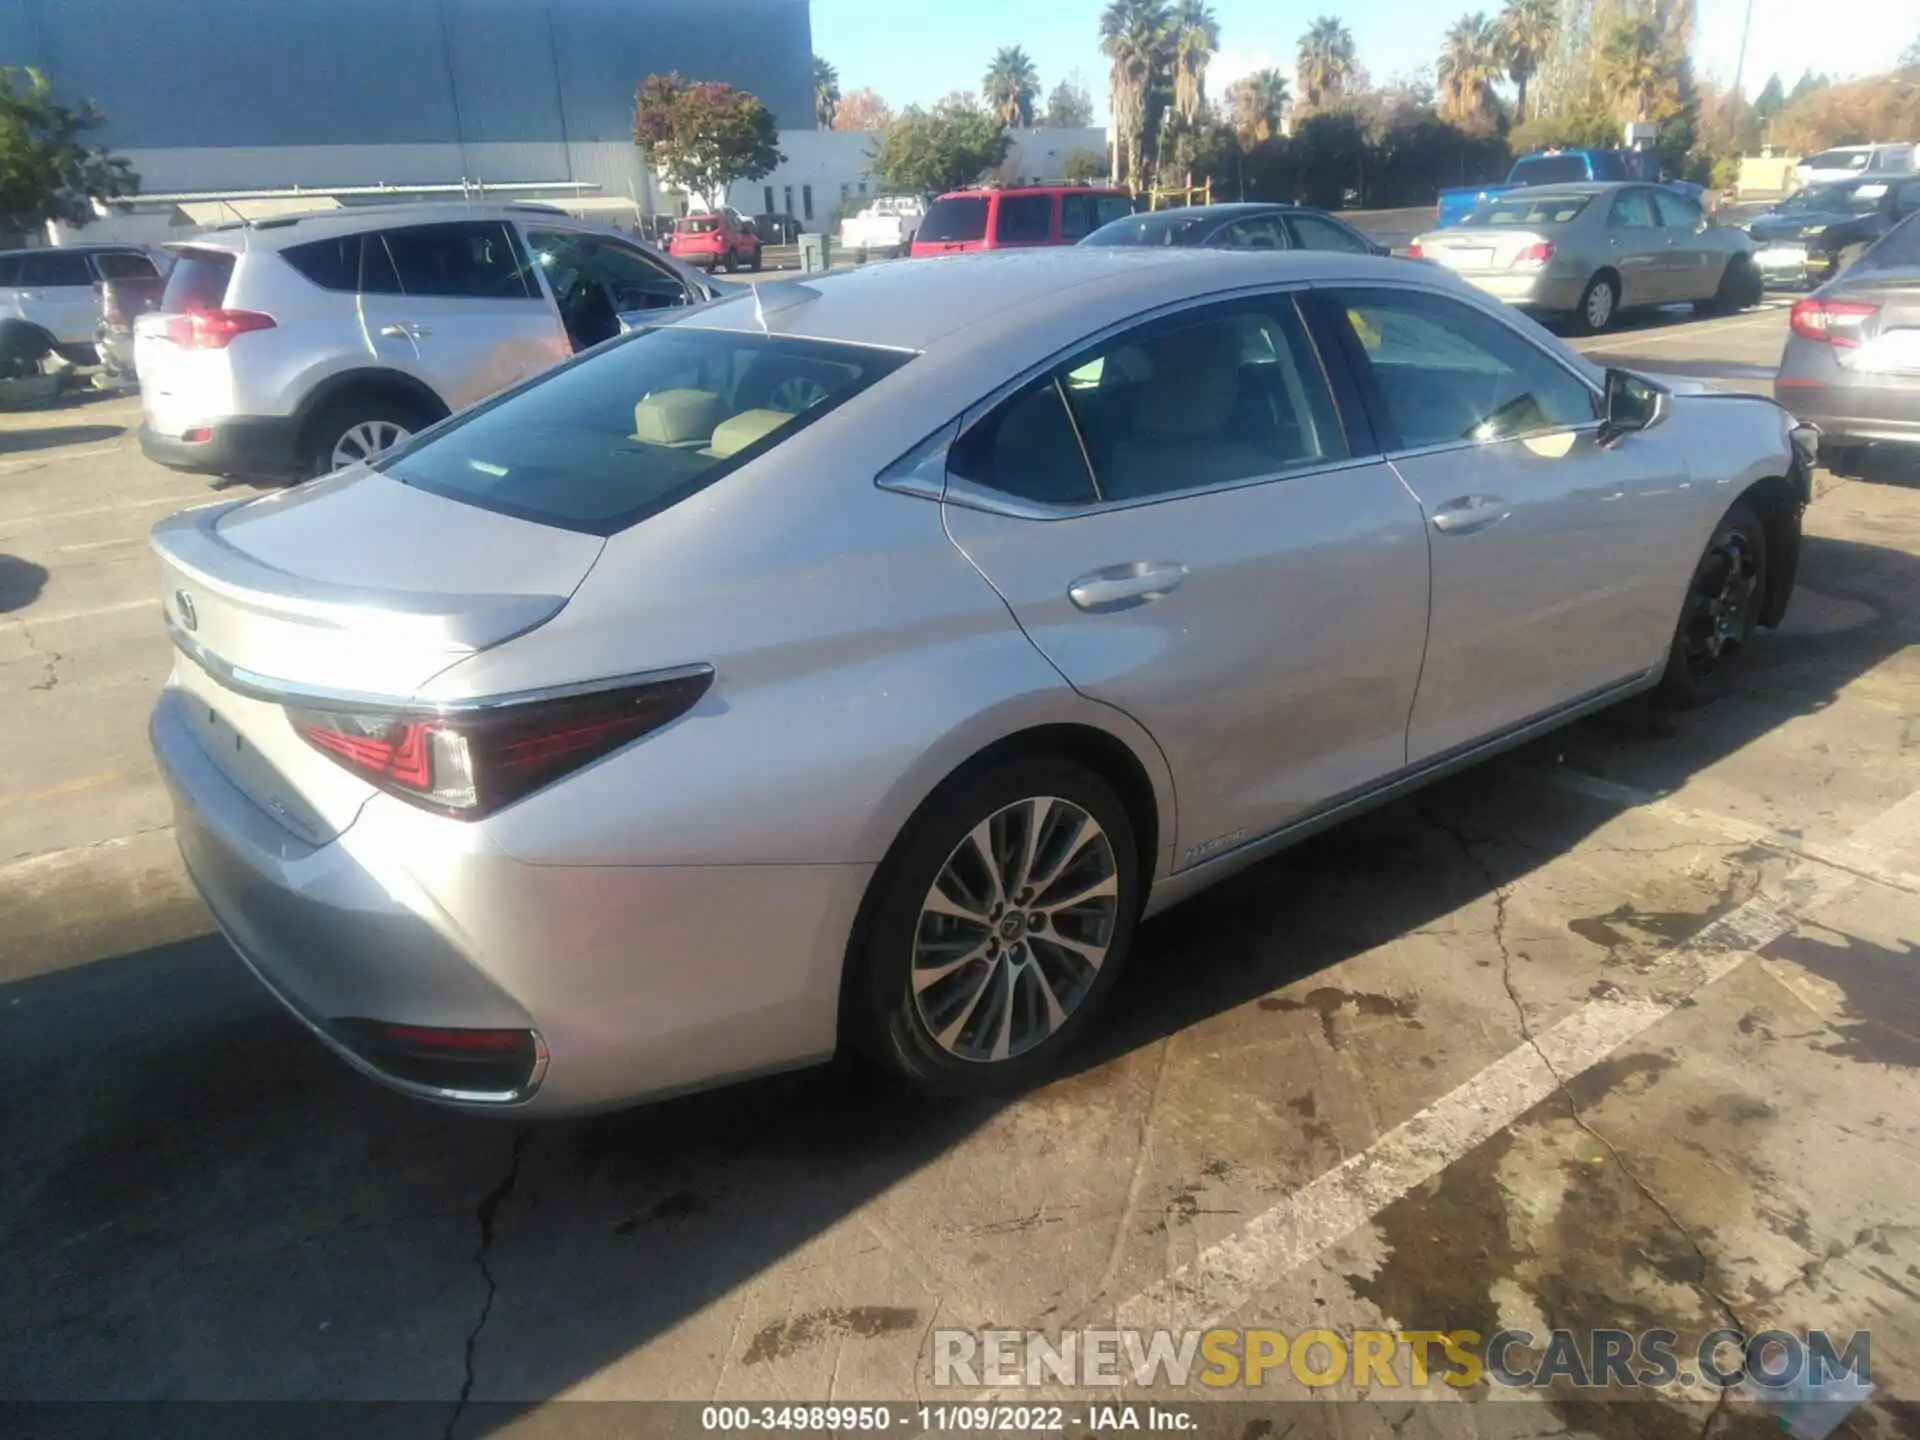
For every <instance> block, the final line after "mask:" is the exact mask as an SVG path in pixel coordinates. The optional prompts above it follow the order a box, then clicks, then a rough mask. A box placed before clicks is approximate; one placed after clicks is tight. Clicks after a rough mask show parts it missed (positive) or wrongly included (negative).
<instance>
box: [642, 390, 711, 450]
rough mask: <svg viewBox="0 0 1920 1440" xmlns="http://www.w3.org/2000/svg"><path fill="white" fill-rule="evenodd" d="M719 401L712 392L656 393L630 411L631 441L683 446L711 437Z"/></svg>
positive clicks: (663, 391)
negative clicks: (631, 419) (631, 412)
mask: <svg viewBox="0 0 1920 1440" xmlns="http://www.w3.org/2000/svg"><path fill="white" fill-rule="evenodd" d="M719 418H720V397H719V396H718V395H716V394H714V393H713V392H712V391H711V390H656V391H655V392H654V393H653V394H651V395H649V396H647V397H646V398H645V399H644V400H642V401H641V402H640V403H639V404H638V405H635V406H634V407H633V438H634V439H636V440H644V441H646V442H647V443H648V444H650V445H685V444H688V443H689V442H692V441H699V440H705V439H706V438H707V437H708V436H709V435H711V434H713V427H714V422H715V421H717V420H718V419H719Z"/></svg>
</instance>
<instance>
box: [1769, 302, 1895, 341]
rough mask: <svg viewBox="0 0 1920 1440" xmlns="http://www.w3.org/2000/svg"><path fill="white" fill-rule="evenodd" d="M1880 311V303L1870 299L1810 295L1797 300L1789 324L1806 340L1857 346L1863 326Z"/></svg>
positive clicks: (1788, 319)
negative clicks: (1826, 297) (1840, 298)
mask: <svg viewBox="0 0 1920 1440" xmlns="http://www.w3.org/2000/svg"><path fill="white" fill-rule="evenodd" d="M1879 313H1880V307H1879V306H1878V305H1875V304H1873V303H1872V302H1870V301H1866V300H1823V299H1821V298H1820V297H1819V296H1817V295H1809V296H1808V297H1807V298H1806V299H1804V300H1796V301H1794V303H1793V310H1792V311H1791V312H1790V313H1789V314H1788V316H1787V324H1788V325H1789V326H1791V327H1792V329H1793V333H1794V334H1796V335H1798V336H1799V337H1800V338H1801V339H1802V340H1815V341H1818V342H1820V343H1821V344H1825V345H1837V346H1838V347H1840V348H1841V349H1842V350H1853V349H1857V348H1858V347H1859V344H1860V327H1861V326H1863V325H1865V324H1866V323H1867V321H1868V320H1870V319H1871V318H1873V317H1874V316H1875V315H1878V314H1879Z"/></svg>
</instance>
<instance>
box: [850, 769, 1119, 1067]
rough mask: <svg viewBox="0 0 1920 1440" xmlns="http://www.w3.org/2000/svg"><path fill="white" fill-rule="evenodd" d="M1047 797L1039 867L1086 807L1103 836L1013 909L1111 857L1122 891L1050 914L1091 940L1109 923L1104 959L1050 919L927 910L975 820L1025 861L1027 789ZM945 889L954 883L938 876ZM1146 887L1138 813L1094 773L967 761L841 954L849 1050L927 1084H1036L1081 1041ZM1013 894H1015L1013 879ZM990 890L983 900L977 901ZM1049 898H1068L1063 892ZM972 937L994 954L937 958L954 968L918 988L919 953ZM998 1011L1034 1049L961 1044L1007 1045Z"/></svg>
mask: <svg viewBox="0 0 1920 1440" xmlns="http://www.w3.org/2000/svg"><path fill="white" fill-rule="evenodd" d="M1042 798H1045V799H1047V800H1050V801H1052V802H1053V804H1052V805H1051V806H1050V807H1048V809H1047V810H1046V811H1045V814H1046V815H1047V817H1048V818H1047V820H1045V821H1043V822H1042V824H1041V826H1040V827H1039V830H1040V835H1041V845H1040V849H1039V854H1038V855H1037V856H1036V858H1035V860H1034V868H1035V869H1037V870H1044V868H1045V864H1044V862H1046V861H1047V860H1049V859H1057V858H1058V856H1059V855H1060V854H1061V853H1062V852H1063V851H1065V850H1066V849H1067V848H1068V840H1069V839H1070V837H1072V836H1073V835H1074V834H1076V833H1078V830H1079V826H1080V824H1081V821H1080V819H1077V818H1075V816H1076V813H1077V814H1078V816H1080V817H1084V818H1087V819H1091V820H1092V821H1093V822H1094V823H1095V824H1096V825H1097V826H1098V827H1099V830H1100V831H1102V832H1104V837H1100V836H1095V837H1094V838H1092V839H1090V840H1088V841H1087V842H1086V843H1084V844H1083V845H1081V846H1080V848H1079V849H1078V850H1077V851H1075V852H1074V858H1073V859H1072V861H1071V863H1064V864H1062V866H1061V868H1060V870H1059V871H1058V873H1057V874H1056V875H1054V876H1052V877H1049V878H1046V879H1045V880H1044V882H1043V885H1042V887H1041V892H1040V894H1038V895H1033V894H1030V893H1029V895H1028V899H1027V900H1026V901H1025V902H1024V903H1023V904H1021V905H1016V906H1014V907H1013V909H1014V911H1016V912H1018V911H1022V910H1024V909H1025V907H1026V906H1027V905H1038V904H1040V903H1041V902H1042V900H1043V899H1045V898H1046V897H1048V896H1053V897H1060V896H1063V895H1071V894H1074V893H1076V891H1075V888H1074V887H1082V888H1084V886H1085V885H1086V884H1089V883H1092V881H1094V880H1098V881H1100V882H1101V884H1103V885H1104V875H1105V873H1106V869H1105V867H1106V866H1107V865H1108V864H1109V863H1110V865H1111V874H1112V877H1113V881H1114V891H1115V894H1114V896H1113V899H1112V902H1111V909H1110V910H1107V909H1104V908H1101V907H1104V906H1105V905H1106V903H1107V902H1106V901H1105V900H1104V899H1103V900H1100V901H1093V902H1088V905H1087V907H1085V909H1083V910H1082V912H1081V913H1080V914H1079V915H1078V916H1077V917H1076V916H1074V915H1073V914H1072V910H1071V907H1065V906H1063V907H1062V913H1061V914H1060V916H1059V917H1058V918H1059V919H1060V920H1061V921H1064V922H1066V923H1062V924H1059V925H1058V926H1057V927H1056V929H1057V932H1058V934H1059V935H1060V936H1061V937H1063V938H1069V939H1070V938H1078V939H1079V940H1081V941H1083V942H1088V941H1097V936H1098V935H1099V934H1101V933H1104V934H1105V936H1106V948H1105V958H1104V960H1102V961H1101V962H1100V963H1099V964H1098V966H1097V967H1089V966H1088V965H1087V964H1086V963H1085V961H1084V960H1078V959H1076V956H1075V952H1074V951H1070V950H1068V949H1067V948H1065V947H1064V946H1062V945H1059V944H1055V943H1053V942H1051V941H1050V940H1049V939H1048V938H1047V937H1048V931H1047V929H1046V928H1045V927H1044V926H1043V927H1038V928H1034V929H1032V930H1031V931H1030V932H1028V931H1027V930H1026V924H1027V922H1026V921H1025V920H1024V919H1023V918H1022V917H1021V916H1019V915H1018V914H1002V912H1001V911H999V910H992V911H989V912H988V913H989V915H1000V916H1001V918H1000V920H999V921H998V922H997V923H994V924H989V923H988V922H987V920H985V919H983V920H981V921H973V920H970V919H967V920H961V919H953V920H949V919H947V918H945V917H943V916H940V915H937V914H934V913H932V912H929V911H926V910H925V909H924V907H925V905H926V903H927V901H929V900H930V899H932V898H933V891H934V886H935V882H936V880H939V879H941V878H942V877H943V873H951V872H948V871H947V867H948V866H949V864H950V863H963V851H964V852H965V856H970V857H971V856H978V855H979V854H980V852H979V851H978V850H977V849H974V848H972V847H971V842H970V841H969V839H968V837H969V835H970V834H971V832H973V831H974V829H975V828H976V827H978V826H981V825H983V824H989V825H990V829H989V833H990V834H991V835H993V837H994V839H995V841H996V842H1000V841H1004V843H1005V848H1006V849H1007V852H1008V854H1007V857H1006V860H1007V868H1009V869H1011V868H1013V867H1017V866H1018V864H1019V858H1018V852H1019V851H1021V849H1022V847H1023V845H1024V836H1025V833H1026V828H1027V827H1026V826H1025V824H1024V823H1023V822H1022V820H1021V817H1022V816H1023V815H1031V814H1032V813H1034V812H1033V810H1032V809H1026V808H1023V802H1030V801H1033V802H1037V801H1038V800H1040V799H1042ZM1061 802H1064V806H1062V804H1061ZM1002 817H1007V818H1005V819H1003V818H1002ZM1103 846H1104V849H1103V848H1102V847H1103ZM971 873H973V874H976V875H978V876H980V877H983V878H984V877H986V873H987V872H986V871H985V870H984V869H983V868H979V867H974V868H973V870H972V872H971ZM993 883H994V882H993V881H991V880H987V881H986V884H988V885H991V884H993ZM941 893H942V894H946V893H948V892H947V891H946V890H945V888H944V887H943V890H942V892H941ZM982 893H984V887H983V891H982ZM1141 894H1142V881H1141V877H1140V859H1139V852H1138V847H1137V844H1136V842H1135V838H1134V828H1133V822H1132V820H1131V818H1130V817H1129V816H1128V814H1127V811H1126V807H1125V806H1123V805H1122V804H1121V803H1120V800H1119V797H1118V796H1116V795H1115V794H1114V792H1113V788H1112V787H1111V786H1110V785H1108V784H1107V783H1106V781H1105V780H1103V779H1101V778H1100V776H1099V775H1097V774H1095V773H1094V772H1093V771H1091V770H1089V769H1087V768H1086V767H1085V766H1083V765H1080V764H1077V763H1075V762H1073V761H1071V760H1065V759H1059V758H1054V757H1045V756H1040V757H1025V758H1015V759H1011V760H1007V761H1004V762H1000V763H997V764H992V765H989V766H988V767H986V768H983V769H979V770H975V771H972V772H963V773H962V774H960V775H959V776H956V777H955V778H954V779H953V780H950V781H948V782H947V784H946V785H944V786H942V787H941V789H939V790H938V791H936V792H935V793H934V794H933V795H932V796H931V797H929V798H928V800H927V801H926V803H925V804H923V805H922V806H921V807H920V810H919V811H918V813H916V814H915V816H914V817H913V819H912V820H911V821H910V822H909V823H908V824H907V827H906V829H905V830H904V831H903V832H902V833H901V835H900V838H899V839H898V840H896V841H895V842H894V846H893V849H892V850H891V851H890V852H889V854H888V856H887V859H886V861H885V863H883V864H882V865H881V867H880V869H879V870H878V871H877V872H876V873H875V875H874V879H873V882H872V886H871V888H870V889H869V891H868V896H867V900H866V903H865V905H864V906H863V907H862V912H861V919H860V923H859V925H858V926H857V927H856V929H855V931H854V939H853V942H852V944H851V946H850V947H849V951H848V955H847V968H846V979H845V981H844V985H843V990H842V1021H843V1031H844V1034H845V1036H846V1038H847V1040H848V1041H849V1042H850V1043H851V1045H852V1046H853V1048H854V1049H856V1050H858V1051H860V1052H861V1053H863V1054H864V1055H865V1056H866V1057H867V1058H869V1059H871V1060H873V1061H875V1062H877V1063H878V1064H879V1065H881V1066H882V1067H883V1068H885V1069H886V1070H888V1071H890V1072H892V1073H893V1074H894V1075H896V1076H898V1077H900V1078H901V1079H903V1080H905V1081H906V1082H907V1083H908V1084H910V1085H911V1086H913V1087H914V1088H916V1089H919V1090H922V1091H925V1092H927V1093H930V1094H935V1095H942V1096H949V1097H956V1098H958V1097H966V1096H976V1095H989V1094H998V1093H1000V1092H1003V1091H1006V1090H1011V1089H1018V1088H1020V1087H1021V1086H1024V1085H1028V1084H1031V1083H1032V1082H1034V1081H1035V1080H1037V1079H1039V1078H1040V1077H1042V1076H1043V1075H1045V1074H1046V1073H1048V1072H1049V1071H1051V1070H1053V1069H1054V1068H1055V1067H1056V1066H1057V1065H1058V1064H1059V1062H1060V1061H1061V1059H1062V1058H1063V1057H1064V1056H1065V1055H1067V1054H1068V1053H1069V1052H1070V1051H1071V1050H1072V1049H1073V1048H1074V1045H1075V1042H1076V1041H1077V1040H1078V1039H1079V1038H1080V1036H1081V1035H1082V1034H1083V1033H1084V1031H1085V1029H1086V1027H1087V1025H1088V1023H1089V1022H1090V1021H1091V1020H1092V1019H1093V1017H1094V1015H1095V1014H1096V1013H1097V1012H1098V1010H1099V1009H1100V1006H1101V1004H1102V1003H1103V1002H1104V1001H1105V999H1106V997H1107V995H1108V993H1109V992H1110V991H1111V989H1112V986H1113V982H1114V979H1115V977H1116V976H1117V975H1118V974H1119V972H1120V969H1121V967H1122V965H1123V964H1124V963H1125V961H1126V956H1127V951H1128V948H1129V947H1130V946H1131V944H1132V941H1133V932H1134V925H1135V922H1136V920H1137V919H1138V916H1139V912H1140V902H1141ZM1012 898H1015V899H1017V898H1018V892H1017V893H1016V895H1015V896H1014V897H1012ZM986 903H987V902H982V905H983V907H984V906H985V904H986ZM1053 903H1054V904H1056V905H1058V904H1060V901H1059V899H1058V898H1056V899H1055V900H1054V902H1053ZM1096 910H1097V912H1098V913H1095V912H1096ZM1036 913H1037V912H1036ZM1009 922H1012V925H1018V926H1019V927H1020V930H1021V933H1020V935H1019V937H1018V938H1017V939H1016V940H1013V941H1010V942H1008V944H1007V946H1006V948H1005V949H1004V950H1001V949H1000V948H999V946H1000V943H1001V937H1002V936H1003V935H1006V934H1009V933H1012V926H1011V925H1010V924H1009ZM1088 922H1092V923H1091V925H1089V924H1088ZM1070 926H1071V927H1072V933H1071V934H1070V933H1069V927H1070ZM976 939H977V941H978V944H980V945H985V944H988V943H991V944H992V945H993V947H994V949H995V954H994V955H993V956H992V957H987V958H975V959H971V960H968V961H966V962H965V963H963V964H959V965H958V966H957V968H950V967H952V966H953V962H947V964H946V965H941V964H935V965H932V966H931V967H930V968H933V969H936V970H947V971H948V973H945V974H943V975H942V977H941V978H940V979H937V980H935V981H933V982H932V983H930V984H929V983H924V982H923V984H922V988H921V990H920V992H919V993H918V994H916V992H915V988H914V978H915V973H916V960H922V959H925V952H926V951H932V952H933V954H934V956H935V958H936V959H937V958H938V957H939V956H940V955H942V954H952V953H954V952H955V951H956V949H957V950H960V951H965V950H969V949H973V948H975V945H974V942H975V941H976ZM923 947H924V949H923ZM1093 948H1097V943H1095V944H1094V945H1093ZM926 968H929V967H922V970H921V973H923V974H924V973H925V969H926ZM1030 972H1038V974H1039V976H1040V979H1039V980H1038V981H1036V980H1035V978H1034V975H1033V974H1032V973H1030ZM1043 986H1044V988H1043ZM1047 994H1053V995H1055V996H1056V998H1057V999H1060V1003H1061V1007H1062V1009H1064V1011H1065V1019H1064V1021H1061V1022H1060V1023H1058V1024H1049V1025H1048V1026H1047V1027H1046V1028H1045V1030H1044V1033H1041V1034H1038V1035H1036V1034H1035V1033H1034V1030H1035V1027H1036V1026H1037V1024H1038V1019H1039V1011H1040V1006H1041V1003H1042V997H1043V996H1044V995H1047ZM929 1012H933V1014H934V1016H935V1017H937V1018H939V1019H940V1020H942V1021H943V1022H944V1023H945V1027H946V1033H947V1035H948V1036H949V1043H948V1044H946V1045H943V1044H942V1043H941V1041H940V1040H939V1039H938V1038H936V1033H935V1030H934V1028H933V1019H931V1018H929ZM1003 1016H1019V1017H1021V1027H1022V1033H1023V1037H1024V1038H1023V1039H1022V1040H1020V1041H1019V1042H1016V1043H1019V1044H1025V1045H1026V1046H1027V1047H1028V1048H1025V1049H1024V1050H1017V1049H1016V1048H1015V1044H1014V1043H1007V1044H1005V1047H1004V1048H1006V1049H1007V1050H1008V1054H1007V1055H1006V1056H1005V1057H1004V1058H1000V1059H993V1058H989V1057H979V1056H976V1057H974V1058H969V1057H967V1056H965V1055H963V1054H960V1053H957V1051H959V1050H964V1049H975V1050H980V1049H986V1050H988V1051H989V1052H990V1051H991V1050H992V1049H997V1048H1002V1045H1003V1042H1002V1041H1001V1040H1000V1039H999V1036H1000V1035H1001V1034H1003V1033H1006V1034H1010V1033H1011V1031H1012V1030H1013V1028H1014V1022H1013V1021H1012V1020H1011V1019H1007V1020H1005V1021H1004V1029H1003V1028H1002V1027H1003V1022H1002V1020H1001V1017H1003ZM949 1017H953V1018H949Z"/></svg>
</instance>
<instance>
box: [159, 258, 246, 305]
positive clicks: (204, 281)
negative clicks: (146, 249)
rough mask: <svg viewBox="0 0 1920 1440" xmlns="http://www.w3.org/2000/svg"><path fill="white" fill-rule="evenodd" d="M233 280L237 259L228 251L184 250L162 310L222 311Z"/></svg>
mask: <svg viewBox="0 0 1920 1440" xmlns="http://www.w3.org/2000/svg"><path fill="white" fill-rule="evenodd" d="M232 278H233V256H231V255H229V254H227V252H226V251H224V250H182V251H181V252H180V257H179V259H177V260H175V261H174V262H173V269H172V270H171V271H170V272H169V273H168V275H167V288H166V291H165V293H164V294H163V295H162V296H161V297H160V308H161V309H162V310H163V311H165V312H166V313H167V314H169V315H180V314H185V313H187V312H188V311H195V310H218V309H219V308H220V307H221V306H222V305H224V304H225V303H226V299H227V282H228V281H229V280H231V279H232Z"/></svg>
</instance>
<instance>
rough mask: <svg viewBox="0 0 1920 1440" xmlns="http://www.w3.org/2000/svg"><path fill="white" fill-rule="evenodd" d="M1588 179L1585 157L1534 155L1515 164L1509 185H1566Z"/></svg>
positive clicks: (1509, 177) (1509, 178) (1508, 179)
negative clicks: (1568, 182)
mask: <svg viewBox="0 0 1920 1440" xmlns="http://www.w3.org/2000/svg"><path fill="white" fill-rule="evenodd" d="M1586 178H1587V160H1586V157H1585V156H1584V155H1532V156H1529V157H1528V158H1527V159H1525V160H1517V161H1515V162H1514V166H1513V172H1512V173H1511V174H1510V175H1508V176H1507V183H1508V184H1509V185H1564V184H1566V183H1567V181H1569V180H1585V179H1586Z"/></svg>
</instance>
